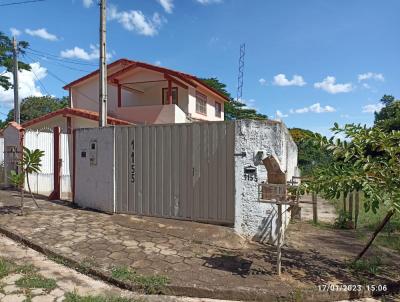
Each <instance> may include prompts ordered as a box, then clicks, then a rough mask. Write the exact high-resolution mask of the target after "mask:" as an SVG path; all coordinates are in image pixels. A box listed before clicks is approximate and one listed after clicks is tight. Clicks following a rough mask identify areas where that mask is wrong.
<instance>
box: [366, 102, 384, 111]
mask: <svg viewBox="0 0 400 302" xmlns="http://www.w3.org/2000/svg"><path fill="white" fill-rule="evenodd" d="M383 107H384V105H383V104H381V103H377V104H368V105H365V106H363V107H362V112H364V113H374V112H379V111H381V109H382V108H383Z"/></svg>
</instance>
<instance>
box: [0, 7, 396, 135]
mask: <svg viewBox="0 0 400 302" xmlns="http://www.w3.org/2000/svg"><path fill="white" fill-rule="evenodd" d="M8 2H12V1H9V0H0V4H1V3H8ZM108 5H109V18H108V19H109V20H108V24H107V26H108V52H109V54H110V57H111V58H110V61H112V60H115V59H118V58H122V57H126V58H130V59H133V60H141V61H146V62H149V63H153V64H160V65H162V66H165V67H169V68H173V69H177V70H181V71H184V72H188V73H192V74H194V75H197V76H199V77H211V76H215V77H218V78H219V79H220V80H221V81H222V82H224V83H226V84H227V85H228V90H229V91H230V92H231V93H232V94H233V95H235V94H236V85H237V75H238V57H239V46H240V44H241V43H243V42H245V43H246V57H245V75H244V88H243V99H244V101H245V102H246V103H247V104H248V106H249V107H253V108H257V110H259V111H260V112H262V113H265V114H267V115H268V116H269V117H271V118H276V117H280V118H282V119H283V120H284V121H285V123H286V124H287V125H288V126H289V127H302V128H307V129H311V130H314V131H319V132H322V133H324V134H327V133H328V132H327V129H329V127H331V126H332V124H333V123H334V122H335V121H337V122H339V123H340V124H343V123H348V122H356V123H367V124H371V123H372V121H373V111H374V110H375V109H379V104H378V103H379V99H380V98H381V96H382V95H383V94H385V93H386V94H392V95H394V96H396V97H400V91H399V90H400V86H399V85H398V83H399V80H400V75H399V72H398V69H399V67H400V66H399V65H400V64H399V60H400V53H399V48H400V43H399V42H400V41H399V39H400V34H399V28H400V26H399V25H400V24H399V18H398V12H399V11H400V1H398V0H381V1H378V0H304V1H300V0H279V1H272V0H146V1H144V0H141V1H140V0H124V1H122V0H108ZM1 10H2V17H1V20H0V30H1V31H3V32H5V33H7V34H11V30H12V31H13V32H14V33H17V34H19V35H18V39H21V40H26V41H29V43H30V47H31V48H32V49H33V50H34V51H39V52H46V53H49V54H52V55H55V56H59V57H62V58H63V59H62V58H57V60H54V58H56V57H49V56H46V55H43V54H39V53H38V52H34V51H30V53H29V54H28V56H27V57H25V60H26V61H28V62H30V63H35V65H34V67H35V68H34V71H35V74H32V73H29V74H28V73H26V74H24V75H22V82H23V85H25V86H24V87H22V88H21V89H22V90H23V91H22V94H23V95H24V94H32V93H34V94H46V93H50V94H52V95H56V96H63V95H66V92H65V91H63V90H62V88H61V87H62V86H63V83H62V82H61V80H62V81H65V82H70V81H72V80H74V79H76V78H78V77H80V76H82V75H84V74H86V73H87V72H85V71H91V70H93V69H95V68H96V64H97V56H98V53H97V47H96V44H97V43H98V6H97V5H96V1H90V0H47V1H44V2H37V3H32V4H24V5H15V6H6V7H2V8H1ZM16 15H17V16H18V18H16V17H15V16H16ZM34 53H36V55H35V54H34ZM46 57H47V58H46ZM50 58H53V59H50ZM60 60H65V61H60ZM71 60H75V61H74V62H76V63H79V64H74V63H71V62H72V61H71ZM73 68H74V69H73ZM75 69H80V70H75ZM56 78H58V79H56ZM37 79H40V81H38V80H37ZM10 106H11V102H10V92H4V91H0V111H1V112H2V113H3V114H4V113H7V112H8V110H9V108H10Z"/></svg>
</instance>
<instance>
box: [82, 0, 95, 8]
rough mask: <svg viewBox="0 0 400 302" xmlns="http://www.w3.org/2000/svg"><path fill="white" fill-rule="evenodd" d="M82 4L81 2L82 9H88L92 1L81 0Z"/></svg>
mask: <svg viewBox="0 0 400 302" xmlns="http://www.w3.org/2000/svg"><path fill="white" fill-rule="evenodd" d="M82 2H83V6H84V7H86V8H89V7H91V6H92V5H93V2H94V1H93V0H82Z"/></svg>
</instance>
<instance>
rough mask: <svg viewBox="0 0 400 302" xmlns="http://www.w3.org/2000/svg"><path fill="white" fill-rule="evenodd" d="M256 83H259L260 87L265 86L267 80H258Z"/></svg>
mask: <svg viewBox="0 0 400 302" xmlns="http://www.w3.org/2000/svg"><path fill="white" fill-rule="evenodd" d="M258 82H259V83H260V84H261V85H262V86H265V85H267V80H266V79H264V78H261V79H259V80H258Z"/></svg>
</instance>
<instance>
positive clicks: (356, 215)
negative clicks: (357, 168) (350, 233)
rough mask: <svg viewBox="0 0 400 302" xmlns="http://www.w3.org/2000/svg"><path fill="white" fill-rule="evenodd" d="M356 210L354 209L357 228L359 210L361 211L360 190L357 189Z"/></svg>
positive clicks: (355, 226)
mask: <svg viewBox="0 0 400 302" xmlns="http://www.w3.org/2000/svg"><path fill="white" fill-rule="evenodd" d="M354 202H355V210H354V228H355V229H356V228H357V222H358V212H359V211H360V192H359V191H356V194H355V200H354Z"/></svg>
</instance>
